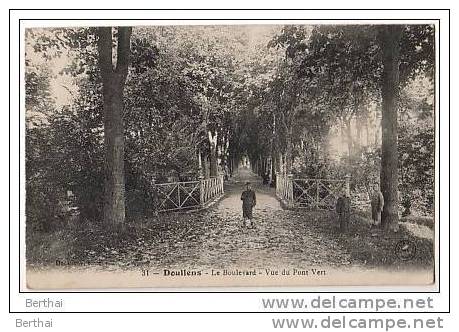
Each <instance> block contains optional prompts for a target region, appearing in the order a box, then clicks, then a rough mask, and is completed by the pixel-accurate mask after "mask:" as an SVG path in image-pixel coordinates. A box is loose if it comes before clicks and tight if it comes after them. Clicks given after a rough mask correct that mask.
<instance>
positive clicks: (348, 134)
mask: <svg viewBox="0 0 459 332" xmlns="http://www.w3.org/2000/svg"><path fill="white" fill-rule="evenodd" d="M345 126H346V141H347V151H348V155H349V159H350V158H351V157H352V155H353V154H354V153H353V147H354V145H353V139H352V128H351V117H349V118H346V120H345Z"/></svg>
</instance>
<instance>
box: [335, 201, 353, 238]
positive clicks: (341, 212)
mask: <svg viewBox="0 0 459 332" xmlns="http://www.w3.org/2000/svg"><path fill="white" fill-rule="evenodd" d="M336 213H337V214H338V221H339V229H340V231H341V232H345V231H347V228H348V225H349V219H350V216H351V199H350V198H349V197H348V196H346V194H342V195H341V196H340V197H339V198H338V200H337V202H336Z"/></svg>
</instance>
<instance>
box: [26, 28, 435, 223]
mask: <svg viewBox="0 0 459 332" xmlns="http://www.w3.org/2000/svg"><path fill="white" fill-rule="evenodd" d="M257 29H258V30H257ZM254 36H258V37H257V38H254ZM259 36H262V37H259ZM376 38H377V34H376V32H375V30H374V28H373V27H371V26H361V27H356V26H315V27H311V26H285V27H283V28H282V29H281V30H280V28H278V27H262V28H256V27H255V28H248V27H244V26H235V27H229V26H223V27H217V26H208V27H206V26H196V27H180V26H177V27H150V28H146V27H139V28H135V29H134V30H133V34H132V38H131V64H130V68H129V73H128V76H127V81H126V84H125V89H124V95H125V109H124V115H123V120H124V130H125V135H124V137H125V173H126V193H127V194H126V201H127V204H126V206H127V215H128V218H131V217H134V216H135V215H137V214H138V215H142V216H146V215H149V214H152V213H154V204H152V202H154V199H155V197H154V192H153V191H152V190H151V186H152V184H153V183H159V182H167V181H176V180H192V179H197V178H198V177H200V176H209V175H210V174H212V172H215V169H214V170H212V167H216V163H218V164H219V165H218V170H219V171H221V170H222V169H224V168H225V166H226V167H229V168H230V170H232V169H233V168H235V167H237V164H238V162H239V161H240V159H241V157H243V156H246V157H248V158H249V159H250V160H251V164H252V166H253V167H254V168H255V169H256V171H258V172H259V173H260V174H264V173H269V174H270V175H271V179H272V180H273V181H274V180H275V173H276V172H293V173H296V174H297V175H299V176H305V177H341V176H344V175H345V174H350V175H351V179H352V188H353V190H354V191H355V192H361V191H363V190H368V186H369V185H370V184H371V183H372V182H374V181H375V180H376V179H377V177H378V171H379V162H380V134H381V132H380V131H381V130H380V117H381V115H380V114H381V95H380V88H379V83H380V78H381V77H380V76H381V56H380V50H379V48H378V47H379V46H378V43H377V42H376ZM26 40H27V43H28V47H27V55H26V73H25V74H26V77H25V81H26V87H25V88H26V108H27V127H26V131H27V132H26V137H27V141H26V168H27V188H26V189H27V217H28V219H27V220H28V222H30V224H31V225H35V226H37V227H39V228H44V229H49V228H51V227H54V226H55V225H59V224H60V223H62V222H63V221H65V220H67V219H68V217H69V215H71V214H72V213H73V212H72V211H73V210H72V209H70V208H69V207H71V206H76V207H77V208H78V211H79V214H80V216H81V217H82V218H84V219H86V220H90V221H96V222H97V221H99V220H100V219H101V213H102V205H103V197H102V195H103V179H104V173H103V167H104V166H103V165H104V160H103V156H104V154H103V149H104V146H103V137H104V136H103V135H104V132H103V118H102V114H103V105H102V97H101V77H100V73H99V68H98V59H97V55H98V53H97V47H96V41H97V34H96V33H95V29H94V28H81V29H51V30H46V29H43V30H39V29H37V30H33V31H28V34H27V36H26ZM402 45H403V47H402V62H401V64H400V70H401V77H402V86H401V89H402V93H401V96H402V107H401V110H400V120H399V121H400V131H399V141H400V145H399V151H400V174H401V176H400V182H401V183H400V191H401V196H402V199H401V202H402V205H403V211H404V213H409V212H413V213H414V212H416V213H421V214H431V213H432V209H433V197H434V193H433V178H434V146H435V144H434V124H433V112H434V109H433V102H432V100H431V99H432V95H433V90H432V89H433V88H432V87H433V82H432V81H433V72H434V70H433V69H434V65H433V63H434V61H433V58H434V56H433V46H432V45H433V30H432V27H430V26H407V27H406V28H405V31H404V35H403V41H402ZM56 59H57V60H56ZM59 59H61V60H62V59H64V60H65V63H66V65H65V66H63V67H62V68H61V69H60V71H59V72H56V71H55V70H54V71H53V69H52V68H51V67H52V63H53V61H58V60H59ZM56 77H67V78H68V80H70V81H71V84H70V86H67V87H66V89H67V90H68V91H69V94H70V96H69V101H67V102H62V101H56V100H55V99H53V98H52V97H51V96H53V94H55V89H56V85H57V84H58V83H56ZM199 156H201V165H200V163H199V159H200V158H199ZM200 166H201V168H200Z"/></svg>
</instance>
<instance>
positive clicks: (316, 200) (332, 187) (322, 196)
mask: <svg viewBox="0 0 459 332" xmlns="http://www.w3.org/2000/svg"><path fill="white" fill-rule="evenodd" d="M343 193H346V194H347V195H349V178H348V177H346V178H345V179H340V180H336V179H313V178H294V177H293V176H291V175H290V176H288V175H281V174H278V175H277V182H276V195H277V197H278V198H280V199H281V200H283V201H284V202H285V203H286V204H287V206H289V207H293V208H303V209H311V210H333V209H334V208H335V205H336V201H337V199H338V197H339V196H341V195H342V194H343Z"/></svg>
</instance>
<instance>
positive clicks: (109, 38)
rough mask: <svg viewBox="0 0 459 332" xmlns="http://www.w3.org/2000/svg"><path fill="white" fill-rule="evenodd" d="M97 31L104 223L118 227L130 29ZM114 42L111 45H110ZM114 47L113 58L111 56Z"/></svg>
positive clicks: (121, 214)
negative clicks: (102, 146) (102, 116)
mask: <svg viewBox="0 0 459 332" xmlns="http://www.w3.org/2000/svg"><path fill="white" fill-rule="evenodd" d="M114 30H115V29H113V28H111V27H101V28H99V30H98V37H99V40H98V45H97V46H98V51H99V65H100V73H101V77H102V86H103V88H102V91H103V101H104V145H105V170H106V174H105V188H104V189H105V201H104V222H105V223H106V224H121V223H124V220H125V180H124V129H123V109H124V101H123V91H124V84H125V82H126V76H127V73H128V66H129V55H130V39H131V31H132V29H131V28H130V27H119V28H118V29H116V30H115V31H116V32H117V36H116V37H115V40H114V37H113V32H114ZM114 42H115V43H114ZM114 44H115V45H116V54H113V50H114V47H113V45H114Z"/></svg>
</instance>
